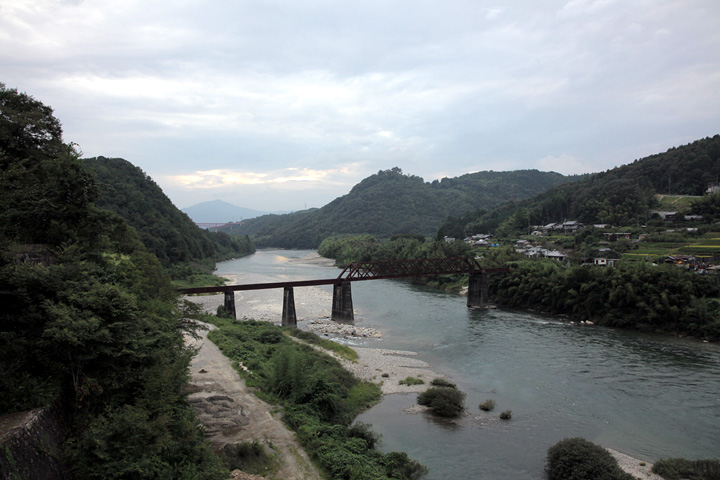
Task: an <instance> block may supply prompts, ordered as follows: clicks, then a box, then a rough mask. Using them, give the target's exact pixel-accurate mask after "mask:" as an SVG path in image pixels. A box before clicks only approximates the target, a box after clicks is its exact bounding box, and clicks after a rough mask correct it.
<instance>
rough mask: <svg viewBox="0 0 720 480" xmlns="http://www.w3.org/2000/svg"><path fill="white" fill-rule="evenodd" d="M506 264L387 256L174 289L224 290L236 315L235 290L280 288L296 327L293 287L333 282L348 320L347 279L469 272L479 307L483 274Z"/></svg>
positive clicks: (335, 315)
mask: <svg viewBox="0 0 720 480" xmlns="http://www.w3.org/2000/svg"><path fill="white" fill-rule="evenodd" d="M507 271H508V269H507V268H506V267H500V268H482V267H481V266H480V264H479V263H478V262H477V260H475V259H474V258H422V259H413V260H388V261H379V262H353V263H350V264H348V265H347V266H346V267H345V268H344V269H343V270H342V272H340V275H338V276H337V278H330V279H320V280H296V281H289V282H269V283H251V284H244V285H221V286H214V287H195V288H181V289H178V291H179V292H180V293H184V294H196V293H221V292H222V293H224V294H225V300H224V307H225V311H226V312H229V313H231V314H232V316H233V318H235V317H236V313H235V292H237V291H243V290H264V289H269V288H282V289H283V290H284V292H283V311H282V324H283V325H284V326H291V327H297V316H296V314H295V294H294V290H293V288H295V287H311V286H320V285H333V300H332V315H331V318H332V319H333V320H335V321H338V322H352V321H353V320H354V319H355V314H354V312H353V303H352V292H351V288H350V284H351V282H357V281H362V280H381V279H392V278H409V277H427V276H434V275H446V274H464V273H467V274H469V275H470V277H469V284H468V295H467V306H468V307H470V308H483V307H486V306H487V305H488V290H487V275H488V274H489V273H497V272H507Z"/></svg>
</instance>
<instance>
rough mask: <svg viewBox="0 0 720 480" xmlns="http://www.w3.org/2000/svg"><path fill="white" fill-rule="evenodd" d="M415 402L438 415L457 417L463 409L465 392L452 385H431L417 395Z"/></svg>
mask: <svg viewBox="0 0 720 480" xmlns="http://www.w3.org/2000/svg"><path fill="white" fill-rule="evenodd" d="M417 402H418V403H419V404H420V405H424V406H426V407H428V408H430V413H432V414H433V415H437V416H438V417H446V418H455V417H459V416H460V415H461V414H462V412H463V411H464V410H465V392H461V391H460V390H458V389H457V388H453V387H431V388H428V389H427V390H425V391H424V392H422V393H421V394H419V395H418V398H417Z"/></svg>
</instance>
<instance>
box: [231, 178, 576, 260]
mask: <svg viewBox="0 0 720 480" xmlns="http://www.w3.org/2000/svg"><path fill="white" fill-rule="evenodd" d="M569 180H571V179H570V178H568V177H565V176H563V175H560V174H559V173H554V172H539V171H537V170H519V171H514V172H478V173H471V174H467V175H463V176H461V177H456V178H444V179H442V180H441V181H438V180H436V181H434V182H432V183H430V182H425V181H424V180H423V179H422V178H420V177H418V176H414V175H404V174H403V173H402V171H401V170H400V169H399V168H397V167H396V168H393V169H391V170H384V171H380V172H378V173H377V174H375V175H372V176H370V177H368V178H366V179H364V180H363V181H361V182H360V183H358V184H357V185H355V186H354V187H353V188H352V190H351V191H350V193H348V194H347V195H344V196H342V197H339V198H337V199H335V200H333V201H332V202H330V203H329V204H327V205H325V206H324V207H322V208H320V209H313V210H308V211H302V212H296V213H292V214H287V215H265V216H262V217H259V218H255V219H250V220H247V221H245V222H243V223H242V224H241V225H236V226H233V227H228V228H227V230H225V231H227V232H228V233H230V234H231V235H250V237H251V238H252V239H253V240H254V241H255V243H256V244H257V245H258V246H263V247H265V246H272V247H283V248H317V246H318V245H319V244H320V242H321V241H322V240H323V239H325V238H327V237H330V236H333V235H352V234H364V233H368V234H372V235H377V236H379V237H390V236H392V235H395V234H414V235H431V236H435V233H436V232H437V229H438V227H439V226H440V225H441V224H442V222H443V221H445V219H446V218H447V217H448V216H449V215H459V214H462V213H464V212H466V211H468V210H474V209H477V208H479V207H482V208H492V207H493V206H496V205H499V204H500V203H502V202H505V201H508V200H511V199H513V198H528V197H531V196H534V195H537V194H539V193H541V192H543V191H545V190H547V189H548V188H550V187H552V186H554V185H558V184H560V183H564V182H568V181H569Z"/></svg>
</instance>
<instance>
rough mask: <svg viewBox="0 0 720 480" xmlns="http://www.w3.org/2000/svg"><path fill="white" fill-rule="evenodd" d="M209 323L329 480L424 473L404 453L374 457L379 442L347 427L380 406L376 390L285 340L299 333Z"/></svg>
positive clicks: (327, 359) (333, 363)
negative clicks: (281, 410)
mask: <svg viewBox="0 0 720 480" xmlns="http://www.w3.org/2000/svg"><path fill="white" fill-rule="evenodd" d="M212 321H214V322H215V323H216V324H217V325H219V326H220V328H219V329H217V330H213V331H211V332H210V338H211V339H212V341H213V342H215V343H216V344H217V345H218V346H219V347H220V349H221V350H222V351H223V353H224V354H225V355H226V356H228V357H229V358H231V359H232V360H235V361H237V362H242V364H243V365H244V366H245V367H246V368H247V369H248V370H249V371H250V373H249V374H247V375H248V376H247V382H248V384H250V385H252V386H255V387H258V388H260V389H261V390H262V392H264V394H265V396H266V397H267V398H268V399H269V400H270V401H272V402H275V403H280V404H282V405H283V406H284V411H285V417H284V419H285V422H286V423H287V424H288V425H289V426H290V427H291V428H293V429H294V430H295V431H296V432H297V434H298V437H299V439H300V441H301V442H302V443H303V445H304V446H305V449H306V451H308V452H309V453H310V454H311V455H312V456H313V457H314V459H315V460H316V461H317V463H318V464H319V465H320V467H321V468H322V469H323V470H325V471H326V472H327V473H328V476H329V478H336V479H358V480H360V479H363V480H365V479H386V478H397V479H416V478H419V477H420V476H422V475H423V474H424V473H425V472H426V469H425V468H424V467H423V466H421V465H420V464H418V463H417V462H415V461H414V460H411V459H409V458H408V457H407V455H406V454H404V453H397V452H393V453H388V454H383V453H381V452H379V451H377V450H376V449H375V448H374V447H375V445H376V443H377V441H378V438H377V436H376V435H375V434H373V433H372V432H371V431H369V430H368V428H367V427H366V426H364V425H353V426H351V422H352V420H353V418H355V416H356V415H357V414H358V413H359V412H360V411H362V410H364V409H366V408H368V407H370V406H371V405H372V404H374V403H375V402H376V401H377V400H378V399H379V397H380V389H379V387H378V386H377V385H375V384H372V383H368V382H361V381H359V380H357V379H356V378H355V377H354V376H353V375H352V374H351V373H349V372H348V371H347V370H346V369H344V368H343V367H342V366H341V365H340V364H339V363H338V362H337V360H335V359H334V358H332V357H330V356H328V355H326V354H323V353H320V352H318V351H317V350H315V349H313V348H312V347H310V346H308V345H306V344H304V343H299V342H296V341H293V340H292V339H290V338H289V336H288V335H286V333H289V334H296V333H297V332H298V331H297V330H294V329H289V330H287V329H283V328H281V327H277V326H274V325H272V324H270V323H267V322H254V321H248V322H232V321H229V320H225V319H219V318H216V319H213V320H212ZM309 335H311V334H309V333H307V332H306V333H304V334H302V336H303V337H304V338H307V337H308V336H309Z"/></svg>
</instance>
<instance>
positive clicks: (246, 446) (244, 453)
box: [222, 440, 280, 476]
mask: <svg viewBox="0 0 720 480" xmlns="http://www.w3.org/2000/svg"><path fill="white" fill-rule="evenodd" d="M222 458H223V462H224V463H225V466H226V467H227V468H228V469H229V470H236V469H237V470H242V471H243V472H245V473H250V474H254V475H265V476H267V475H268V474H269V473H273V472H275V471H276V470H277V469H278V468H279V467H280V461H279V459H278V457H277V454H274V453H273V454H270V453H268V452H267V451H266V450H265V447H264V446H263V445H262V444H261V443H260V442H258V441H257V440H255V441H253V442H243V443H237V444H232V445H225V447H223V451H222Z"/></svg>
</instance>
